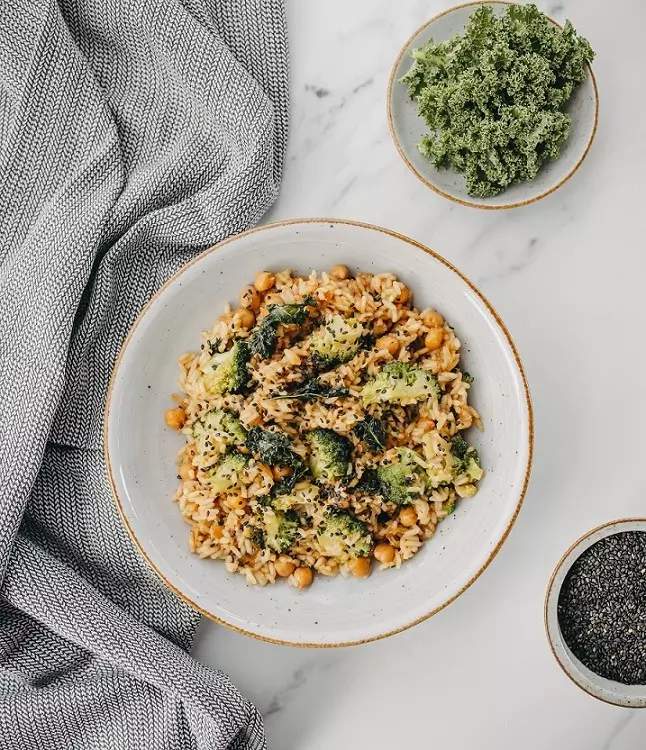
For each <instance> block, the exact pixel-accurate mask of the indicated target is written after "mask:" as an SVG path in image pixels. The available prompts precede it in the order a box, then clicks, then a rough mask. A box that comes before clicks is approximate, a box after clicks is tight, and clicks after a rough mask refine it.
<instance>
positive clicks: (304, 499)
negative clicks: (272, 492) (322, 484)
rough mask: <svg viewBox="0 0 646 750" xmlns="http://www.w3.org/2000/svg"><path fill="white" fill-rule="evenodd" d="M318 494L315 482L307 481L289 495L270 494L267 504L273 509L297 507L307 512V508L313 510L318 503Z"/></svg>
mask: <svg viewBox="0 0 646 750" xmlns="http://www.w3.org/2000/svg"><path fill="white" fill-rule="evenodd" d="M320 494H321V493H320V490H319V488H318V487H317V486H316V485H315V484H310V483H307V484H306V485H305V487H302V488H301V489H299V490H294V491H293V492H292V493H291V494H289V495H280V496H278V497H272V496H270V497H269V498H268V501H267V505H268V506H270V507H271V508H274V510H289V509H290V508H298V509H300V510H303V511H305V512H308V510H311V511H313V510H315V509H316V507H317V506H318V505H319V497H320Z"/></svg>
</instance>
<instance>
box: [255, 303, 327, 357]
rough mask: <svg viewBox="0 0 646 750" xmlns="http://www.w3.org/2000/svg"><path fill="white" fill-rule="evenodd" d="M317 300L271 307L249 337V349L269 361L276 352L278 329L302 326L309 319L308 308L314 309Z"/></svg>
mask: <svg viewBox="0 0 646 750" xmlns="http://www.w3.org/2000/svg"><path fill="white" fill-rule="evenodd" d="M315 305H316V300H315V299H314V298H313V297H307V298H306V299H304V300H303V301H302V302H301V303H300V304H293V305H270V306H269V308H268V312H267V315H265V317H264V318H263V319H262V320H261V321H260V323H258V325H257V326H256V327H255V329H254V331H253V333H252V334H251V336H250V337H249V349H250V351H251V353H252V354H259V355H260V357H261V358H262V359H269V357H271V355H272V354H273V353H274V352H275V351H276V346H277V344H278V327H279V326H280V325H297V326H302V325H303V323H305V321H306V320H307V318H308V317H309V314H310V311H309V309H308V308H310V307H314V306H315Z"/></svg>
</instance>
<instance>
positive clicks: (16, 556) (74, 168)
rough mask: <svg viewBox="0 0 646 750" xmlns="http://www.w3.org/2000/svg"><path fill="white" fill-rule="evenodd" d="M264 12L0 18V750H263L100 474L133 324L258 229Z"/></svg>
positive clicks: (265, 89) (265, 3)
mask: <svg viewBox="0 0 646 750" xmlns="http://www.w3.org/2000/svg"><path fill="white" fill-rule="evenodd" d="M287 117H288V83H287V46H286V29H285V17H284V8H283V3H282V0H164V2H158V0H58V1H57V0H3V2H2V3H0V487H1V490H0V584H1V588H0V747H2V748H3V750H14V749H15V750H18V749H20V750H36V748H38V749H40V748H43V749H46V750H59V748H60V749H65V750H68V749H73V750H95V749H96V750H107V749H109V750H131V749H132V750H135V749H136V750H139V749H140V748H141V749H145V750H157V749H158V748H159V750H161V748H164V749H169V748H182V749H183V748H195V749H196V750H198V749H199V750H201V749H202V748H204V749H206V748H209V749H216V748H217V749H219V748H228V749H233V748H239V749H240V750H242V749H243V748H244V749H245V750H246V749H247V748H254V749H255V748H262V747H264V746H265V740H264V733H263V728H262V722H261V719H260V717H259V715H258V712H257V711H256V709H255V708H254V706H253V705H252V704H251V703H249V702H248V701H247V700H245V699H244V698H243V697H242V696H241V695H240V694H239V693H238V691H237V690H236V688H235V687H234V686H233V685H232V684H231V682H230V681H229V680H228V678H227V677H226V676H225V675H223V674H222V673H220V672H217V671H215V670H212V669H209V668H207V667H205V666H203V665H201V664H198V663H197V662H195V661H194V660H193V659H192V658H191V657H190V656H189V655H188V654H187V650H188V649H189V648H190V645H191V641H192V638H193V635H194V632H195V628H196V626H197V622H198V616H197V615H196V613H195V612H193V611H192V610H191V609H189V608H188V607H187V606H186V605H184V604H183V603H182V602H180V601H179V600H178V599H177V598H176V597H175V596H174V595H173V594H172V593H171V592H170V591H168V590H167V589H166V588H165V587H164V586H163V585H162V584H161V583H160V582H159V580H158V579H157V578H156V576H155V575H154V574H153V573H152V572H151V571H150V570H149V569H148V568H147V566H146V565H145V563H144V562H143V560H142V558H141V557H140V556H139V554H138V553H137V552H136V550H135V549H134V547H133V545H132V543H131V541H130V539H129V538H128V536H127V534H126V532H125V531H124V529H123V527H122V525H121V523H120V520H119V518H118V514H117V511H116V508H115V504H114V501H113V499H112V497H111V494H110V490H109V486H108V483H107V480H106V473H105V466H104V462H103V459H102V451H101V449H102V445H101V442H102V441H101V420H102V412H103V406H104V400H105V394H106V388H107V384H108V379H109V375H110V372H111V369H112V365H113V363H114V360H115V357H116V354H117V352H118V349H119V347H120V345H121V343H122V341H123V339H124V337H125V334H126V332H127V330H128V328H129V326H130V325H131V324H132V322H133V320H134V318H135V316H136V314H137V312H138V311H139V310H140V309H141V307H142V305H143V304H144V303H145V301H146V300H147V299H148V298H149V297H150V296H151V295H152V294H153V292H154V291H155V290H156V289H157V288H158V287H159V286H160V285H161V284H162V283H163V282H164V281H165V280H166V279H167V278H168V277H169V275H170V274H172V273H173V272H174V271H176V270H177V269H178V268H179V267H180V266H181V265H183V264H184V263H185V262H186V261H187V260H189V259H190V258H191V257H193V256H194V255H195V254H196V253H197V252H198V251H199V250H201V249H204V248H205V247H207V246H209V245H211V244H213V243H214V242H216V241H218V240H220V239H222V238H223V237H225V236H227V235H231V234H233V233H235V232H238V231H240V230H243V229H245V228H247V227H249V226H251V225H252V224H254V223H255V222H257V221H258V220H259V219H260V217H261V216H262V215H263V213H264V212H265V211H266V210H267V208H268V207H269V206H270V205H271V203H272V202H273V200H274V199H275V197H276V194H277V191H278V183H279V180H280V176H281V171H282V165H283V157H284V150H285V143H286V137H287Z"/></svg>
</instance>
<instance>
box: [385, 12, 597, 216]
mask: <svg viewBox="0 0 646 750" xmlns="http://www.w3.org/2000/svg"><path fill="white" fill-rule="evenodd" d="M481 4H482V2H480V1H478V2H471V3H464V4H463V5H457V6H456V7H454V8H449V10H445V11H443V12H442V13H440V14H439V15H437V16H435V17H433V18H431V20H430V21H428V22H427V23H425V24H424V25H423V26H421V27H420V28H419V29H417V31H415V32H414V33H413V35H412V36H411V37H410V39H408V41H407V42H406V43H405V44H404V46H403V47H402V49H401V51H400V53H399V55H398V56H397V59H396V60H395V64H394V65H393V68H392V71H391V74H390V82H389V84H388V96H387V110H388V123H389V126H390V132H391V135H392V137H393V141H394V142H395V145H396V147H397V150H398V151H399V154H400V156H401V157H402V159H403V160H404V162H405V163H406V164H407V165H408V166H409V167H410V169H411V170H412V171H413V172H414V173H415V174H416V175H417V176H418V177H419V179H420V180H421V181H422V182H423V183H424V184H425V185H426V186H427V187H430V188H431V189H432V190H434V191H435V192H436V193H439V194H440V195H442V196H444V197H445V198H449V199H451V200H453V201H455V202H457V203H462V204H464V205H466V206H474V207H476V208H488V209H501V208H516V207H518V206H524V205H527V204H528V203H533V202H534V201H537V200H539V198H544V197H545V196H546V195H549V194H550V193H552V192H554V191H555V190H556V189H557V188H559V187H560V186H561V185H563V183H565V182H566V181H567V180H568V179H569V178H570V177H572V175H573V174H574V173H575V172H576V170H577V169H578V168H579V167H580V166H581V164H582V162H583V160H584V159H585V157H586V155H587V153H588V150H589V149H590V146H591V145H592V141H593V140H594V135H595V133H596V130H597V120H598V110H599V98H598V94H597V84H596V81H595V78H594V73H593V72H592V68H591V67H590V66H589V65H588V66H587V70H588V76H587V78H586V80H585V81H584V82H583V83H582V84H581V85H580V86H579V87H578V88H577V89H576V90H575V92H574V94H573V95H572V98H571V99H570V101H569V102H568V104H567V107H566V111H567V112H568V113H569V114H570V115H571V117H572V132H571V133H570V137H569V138H568V139H567V141H566V142H565V143H564V144H563V146H562V148H561V156H560V158H559V159H557V160H556V161H547V162H546V163H545V164H544V165H543V166H542V168H541V170H540V172H539V173H538V175H537V177H536V178H535V179H533V180H531V181H529V182H519V183H516V184H515V185H512V186H510V187H509V188H508V189H507V190H505V191H504V192H503V193H501V194H500V195H496V196H494V197H492V198H477V197H474V196H472V195H469V193H468V192H467V190H466V187H465V184H464V177H463V175H461V174H459V173H458V172H455V171H453V170H451V169H436V168H435V167H434V166H433V165H432V164H431V162H430V161H429V160H428V159H426V157H424V156H422V154H421V153H420V152H419V150H418V148H417V144H418V143H419V141H420V139H421V137H422V136H423V135H425V134H426V133H427V132H428V128H427V127H426V123H425V122H424V120H423V119H422V118H421V117H420V116H419V115H418V114H417V106H416V105H415V103H414V102H412V101H411V100H410V98H409V96H408V91H407V89H406V87H405V86H404V85H403V84H402V83H400V79H401V78H402V76H403V75H405V74H406V73H407V72H408V70H409V68H410V66H411V64H412V62H413V61H412V58H411V52H412V50H413V49H415V48H416V47H421V46H423V45H424V44H425V43H426V42H427V41H428V40H429V39H434V40H435V41H436V42H444V41H447V40H448V39H450V38H451V37H453V36H455V35H456V34H461V33H462V32H463V31H464V29H465V27H466V25H467V23H468V21H469V18H470V16H471V14H472V13H473V11H474V9H475V8H476V7H477V6H478V5H481ZM485 4H486V5H490V6H491V7H492V8H493V9H494V13H496V15H501V14H502V13H503V12H504V11H505V10H506V9H507V7H508V6H509V5H512V3H508V2H491V1H490V0H486V2H485ZM550 21H551V22H552V23H553V24H554V25H555V26H558V24H557V23H556V21H552V19H550ZM575 25H576V24H575Z"/></svg>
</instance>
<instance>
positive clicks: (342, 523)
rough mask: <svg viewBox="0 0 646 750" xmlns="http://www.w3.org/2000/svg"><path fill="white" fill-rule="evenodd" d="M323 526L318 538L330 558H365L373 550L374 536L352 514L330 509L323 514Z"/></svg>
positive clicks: (338, 509)
mask: <svg viewBox="0 0 646 750" xmlns="http://www.w3.org/2000/svg"><path fill="white" fill-rule="evenodd" d="M323 517H324V522H323V526H322V527H321V528H320V529H319V531H318V533H317V536H318V540H319V544H320V545H321V547H322V549H323V551H324V553H325V554H326V555H327V556H328V557H341V556H342V555H343V554H344V553H346V552H347V553H348V554H350V555H351V556H352V557H365V556H366V555H369V554H370V552H371V550H372V535H371V534H370V531H369V530H368V527H367V526H366V525H365V524H364V523H363V521H360V520H359V519H358V518H355V516H353V515H352V514H351V513H348V512H347V511H345V510H341V509H340V508H328V509H327V510H326V511H325V513H324V514H323Z"/></svg>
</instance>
